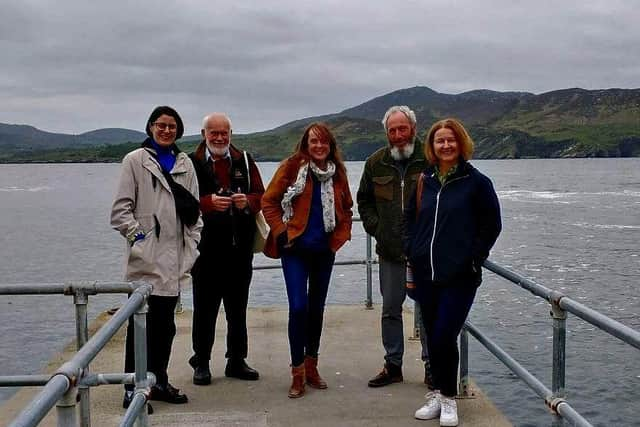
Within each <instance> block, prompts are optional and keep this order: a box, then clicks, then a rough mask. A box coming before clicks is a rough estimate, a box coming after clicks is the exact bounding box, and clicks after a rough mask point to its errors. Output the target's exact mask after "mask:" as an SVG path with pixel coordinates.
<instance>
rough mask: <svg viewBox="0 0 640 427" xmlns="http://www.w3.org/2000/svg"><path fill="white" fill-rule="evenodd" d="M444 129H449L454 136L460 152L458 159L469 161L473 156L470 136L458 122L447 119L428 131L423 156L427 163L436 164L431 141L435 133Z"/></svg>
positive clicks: (436, 159)
mask: <svg viewBox="0 0 640 427" xmlns="http://www.w3.org/2000/svg"><path fill="white" fill-rule="evenodd" d="M445 128H446V129H451V131H452V132H453V134H454V135H455V136H456V141H458V148H459V150H460V157H462V158H463V159H465V160H471V156H472V155H473V139H471V136H470V135H469V133H468V132H467V130H466V129H465V128H464V126H463V125H462V123H461V122H460V121H459V120H457V119H454V118H448V119H444V120H439V121H437V122H435V123H434V124H433V126H431V129H429V132H428V133H427V137H426V138H425V140H424V155H425V157H426V158H427V160H428V161H429V163H430V164H432V165H435V164H437V163H438V158H437V157H436V155H435V153H434V151H433V141H434V139H435V134H436V132H437V131H438V130H440V129H445Z"/></svg>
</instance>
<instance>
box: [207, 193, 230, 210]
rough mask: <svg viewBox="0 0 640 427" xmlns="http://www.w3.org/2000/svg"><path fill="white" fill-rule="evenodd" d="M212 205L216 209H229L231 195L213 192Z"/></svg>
mask: <svg viewBox="0 0 640 427" xmlns="http://www.w3.org/2000/svg"><path fill="white" fill-rule="evenodd" d="M211 205H212V206H213V210H214V211H217V212H224V211H226V210H227V209H229V206H231V197H227V196H219V195H217V194H212V195H211Z"/></svg>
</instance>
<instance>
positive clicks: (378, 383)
mask: <svg viewBox="0 0 640 427" xmlns="http://www.w3.org/2000/svg"><path fill="white" fill-rule="evenodd" d="M402 381H403V378H402V368H400V367H399V366H395V365H391V364H388V363H387V364H385V365H384V368H382V371H381V372H380V373H379V374H378V375H376V376H375V377H373V378H371V379H370V380H369V384H368V385H369V387H383V386H385V385H389V384H393V383H401V382H402Z"/></svg>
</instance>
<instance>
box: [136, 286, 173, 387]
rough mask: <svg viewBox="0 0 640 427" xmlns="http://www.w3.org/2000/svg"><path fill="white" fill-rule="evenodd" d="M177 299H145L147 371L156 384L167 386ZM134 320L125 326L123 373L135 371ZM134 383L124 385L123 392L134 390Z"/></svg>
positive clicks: (153, 296)
mask: <svg viewBox="0 0 640 427" xmlns="http://www.w3.org/2000/svg"><path fill="white" fill-rule="evenodd" d="M178 298H179V297H177V296H175V297H163V296H158V295H151V296H149V299H148V300H147V304H148V305H149V308H148V311H147V370H148V371H149V372H152V373H153V374H154V375H155V376H156V384H159V385H167V384H168V382H169V376H168V375H167V367H168V366H169V357H170V356H171V346H172V345H173V338H174V337H175V336H176V323H175V318H174V316H175V314H174V313H175V309H176V304H177V303H178ZM133 339H134V331H133V317H131V318H129V323H128V324H127V338H126V343H125V356H124V371H125V372H135V370H136V363H135V351H134V342H133ZM134 388H135V386H134V385H133V384H127V385H125V389H127V390H133V389H134Z"/></svg>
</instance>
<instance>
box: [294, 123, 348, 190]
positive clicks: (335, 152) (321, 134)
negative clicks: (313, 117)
mask: <svg viewBox="0 0 640 427" xmlns="http://www.w3.org/2000/svg"><path fill="white" fill-rule="evenodd" d="M312 130H313V131H314V132H315V133H316V135H317V136H318V138H319V139H320V140H322V141H325V142H329V155H328V156H327V160H331V161H332V162H333V163H334V164H335V165H336V173H337V174H339V175H340V176H341V177H342V178H344V179H346V178H347V168H346V167H345V166H344V161H343V160H342V153H341V152H340V149H339V148H338V144H337V143H336V138H335V137H334V136H333V133H331V130H329V126H327V125H326V124H325V123H322V122H314V123H311V124H310V125H309V126H307V128H306V129H305V130H304V133H303V134H302V138H300V142H298V144H297V145H296V148H295V150H294V152H293V154H292V155H291V157H292V158H298V159H304V160H306V161H311V157H309V132H311V131H312Z"/></svg>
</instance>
